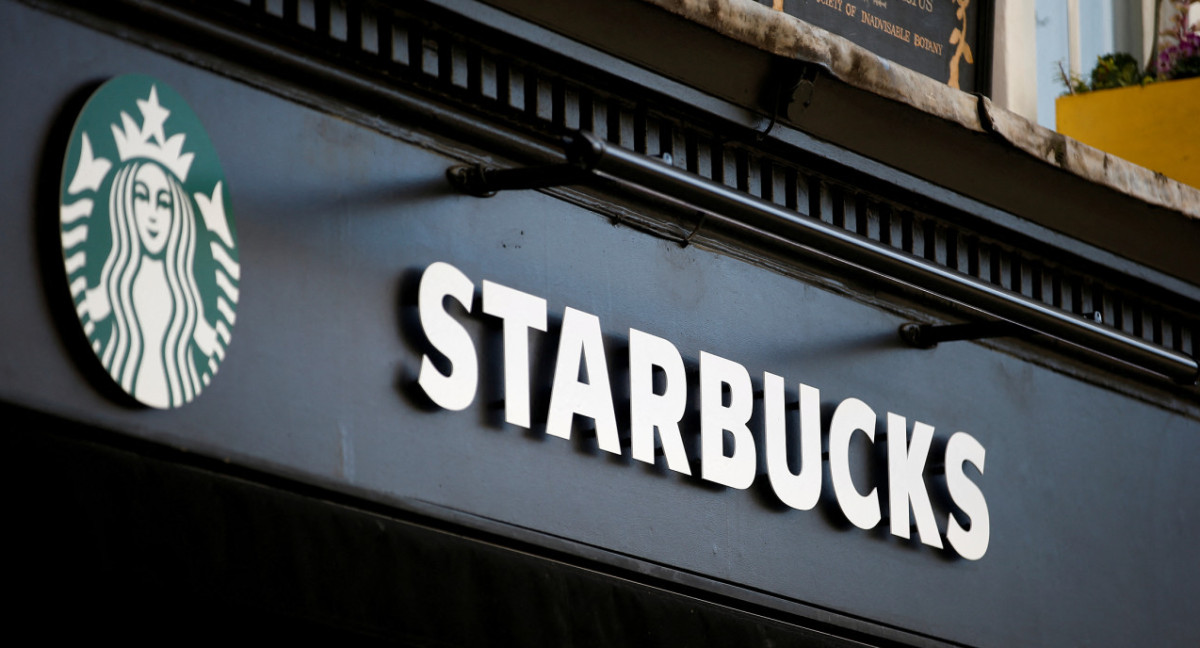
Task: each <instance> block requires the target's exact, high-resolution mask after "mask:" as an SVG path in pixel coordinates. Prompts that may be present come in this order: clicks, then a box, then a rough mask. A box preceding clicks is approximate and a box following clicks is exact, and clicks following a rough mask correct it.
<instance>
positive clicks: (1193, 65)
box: [1171, 55, 1200, 79]
mask: <svg viewBox="0 0 1200 648" xmlns="http://www.w3.org/2000/svg"><path fill="white" fill-rule="evenodd" d="M1192 77H1200V55H1196V56H1189V57H1187V58H1181V59H1178V60H1176V61H1175V67H1173V68H1171V78H1172V79H1190V78H1192Z"/></svg>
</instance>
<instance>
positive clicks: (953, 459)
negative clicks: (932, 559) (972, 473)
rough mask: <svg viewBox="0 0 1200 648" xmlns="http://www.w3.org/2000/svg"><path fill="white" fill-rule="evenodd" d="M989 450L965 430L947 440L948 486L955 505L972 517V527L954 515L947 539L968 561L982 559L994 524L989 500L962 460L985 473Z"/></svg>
mask: <svg viewBox="0 0 1200 648" xmlns="http://www.w3.org/2000/svg"><path fill="white" fill-rule="evenodd" d="M985 455H986V451H985V450H984V449H983V446H982V445H980V443H979V442H978V441H976V440H975V437H973V436H971V435H970V434H967V433H966V432H955V433H954V435H953V436H951V437H950V441H949V442H947V443H946V488H947V489H948V490H949V491H950V499H952V500H954V504H955V505H957V506H958V507H959V508H960V509H962V510H963V513H966V514H967V515H969V516H970V517H971V530H970V531H967V530H965V529H963V528H962V527H961V526H959V525H958V522H956V521H955V520H954V515H953V514H951V515H950V523H949V525H947V528H946V539H947V540H949V541H950V545H951V546H952V547H954V549H955V550H957V551H958V553H959V555H961V556H962V557H963V558H966V559H967V560H979V559H980V558H982V557H983V554H984V553H986V552H987V548H988V537H989V536H990V535H991V523H990V522H989V521H988V508H987V501H986V500H984V499H983V492H982V491H980V490H979V487H978V486H976V485H975V482H972V481H971V480H970V479H967V476H966V475H965V474H963V463H964V462H968V461H969V462H971V463H973V464H975V467H976V468H978V469H979V474H980V475H982V474H983V460H984V456H985Z"/></svg>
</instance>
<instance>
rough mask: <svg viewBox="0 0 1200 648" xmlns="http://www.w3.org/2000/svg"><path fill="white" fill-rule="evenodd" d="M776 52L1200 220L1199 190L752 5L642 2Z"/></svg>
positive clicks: (721, 0) (748, 1) (743, 0)
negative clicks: (816, 66)
mask: <svg viewBox="0 0 1200 648" xmlns="http://www.w3.org/2000/svg"><path fill="white" fill-rule="evenodd" d="M641 1H642V2H646V3H648V4H651V5H655V6H657V7H659V8H661V9H664V10H666V11H669V12H671V13H673V14H675V15H677V16H680V17H682V18H684V19H686V20H689V21H692V22H694V23H697V24H700V25H702V26H704V27H707V28H708V29H711V30H713V31H715V32H717V33H719V34H721V35H723V36H726V37H728V38H731V39H733V40H736V41H739V42H741V43H744V44H747V45H750V46H752V47H755V48H757V49H759V50H762V51H765V52H768V53H770V54H773V55H776V56H780V57H784V58H789V59H794V60H799V61H804V62H806V63H812V64H816V65H819V66H821V67H823V68H825V69H826V70H828V72H829V74H830V75H832V76H833V77H834V78H836V79H838V80H839V81H841V82H843V83H846V84H847V85H849V86H852V87H854V88H857V89H859V90H864V91H867V92H871V93H874V94H876V95H879V96H881V97H884V98H887V99H890V100H893V101H896V102H899V103H901V104H904V105H907V106H910V107H912V108H914V109H916V110H919V111H921V112H924V113H926V114H928V115H931V116H933V117H937V118H940V119H943V120H945V121H949V122H952V123H955V124H958V125H959V126H960V127H962V128H965V129H968V130H971V131H975V132H979V133H991V134H993V135H995V136H997V137H999V138H1001V139H1003V140H1004V141H1005V142H1006V143H1007V144H1008V145H1009V146H1011V147H1013V148H1015V149H1017V150H1019V151H1021V152H1023V153H1026V154H1028V155H1030V156H1032V157H1034V158H1036V159H1038V160H1040V161H1042V162H1044V163H1046V164H1049V165H1052V166H1054V167H1057V168H1059V169H1061V170H1063V171H1066V172H1068V173H1071V174H1073V175H1075V176H1077V177H1079V178H1082V179H1084V180H1086V181H1089V182H1092V183H1095V184H1097V185H1100V186H1103V187H1106V188H1109V189H1111V190H1114V191H1118V192H1120V193H1122V194H1125V195H1127V196H1130V197H1132V198H1135V199H1137V200H1141V201H1143V202H1145V203H1148V204H1151V205H1155V206H1158V207H1162V208H1165V209H1168V210H1171V211H1175V212H1178V213H1180V214H1183V215H1185V216H1187V217H1189V218H1192V219H1200V189H1197V188H1195V187H1191V186H1189V185H1185V184H1183V183H1181V182H1178V181H1176V180H1172V179H1171V178H1168V177H1166V176H1164V175H1162V174H1161V173H1156V172H1154V171H1151V170H1149V169H1147V168H1145V167H1142V166H1139V165H1137V164H1134V163H1132V162H1129V161H1127V160H1124V159H1122V158H1119V157H1116V156H1114V155H1111V154H1108V153H1105V152H1104V151H1101V150H1099V149H1096V148H1093V147H1091V146H1088V145H1086V144H1084V143H1082V142H1079V141H1076V140H1073V139H1071V138H1069V137H1066V136H1064V135H1062V134H1060V133H1057V132H1055V131H1052V130H1050V129H1047V128H1044V127H1042V126H1039V125H1037V124H1035V123H1032V122H1030V121H1029V120H1028V119H1026V118H1024V117H1022V116H1020V115H1017V114H1015V113H1013V112H1010V111H1008V110H1005V109H1004V108H1001V107H999V106H996V105H995V104H993V103H992V102H991V100H990V99H987V98H986V97H982V96H978V97H977V96H976V95H972V94H968V93H966V92H962V91H960V90H955V89H953V88H950V87H949V86H947V85H945V84H943V83H941V82H938V81H935V80H933V79H931V78H929V77H926V76H924V75H922V74H918V73H917V72H913V71H912V70H909V69H908V68H905V67H902V66H900V65H897V64H895V63H892V62H891V61H888V60H887V59H884V58H882V57H880V56H878V55H876V54H874V53H872V52H869V51H867V50H866V49H864V48H862V47H860V46H858V45H856V44H854V43H852V42H850V41H849V40H846V39H845V38H842V37H840V36H837V35H835V34H832V33H830V32H828V31H826V30H824V29H821V28H819V27H816V26H813V25H810V24H808V23H805V22H803V21H801V20H799V19H797V18H794V17H792V16H789V15H787V14H785V13H782V12H779V11H774V10H772V9H770V8H768V7H766V6H764V5H761V4H758V3H757V2H754V1H753V0H641Z"/></svg>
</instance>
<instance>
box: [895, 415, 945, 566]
mask: <svg viewBox="0 0 1200 648" xmlns="http://www.w3.org/2000/svg"><path fill="white" fill-rule="evenodd" d="M887 422H888V423H887V425H888V428H887V453H888V511H889V515H890V516H891V518H892V535H895V536H900V537H901V538H907V537H909V525H908V507H909V505H910V503H911V505H912V512H913V517H915V518H916V520H917V533H919V534H920V536H921V542H923V543H925V544H927V545H929V546H931V547H937V548H938V549H941V548H942V539H941V537H939V536H938V529H937V521H936V520H934V518H933V507H932V506H931V505H930V504H929V491H927V490H926V489H925V478H924V477H923V475H922V474H923V473H924V472H925V459H926V458H927V457H928V456H929V445H930V444H931V443H932V442H933V426H930V425H926V424H924V423H922V422H920V421H914V422H913V434H912V442H911V443H910V442H909V441H908V422H907V421H906V420H905V419H904V417H903V416H899V415H897V414H892V413H891V412H888V415H887Z"/></svg>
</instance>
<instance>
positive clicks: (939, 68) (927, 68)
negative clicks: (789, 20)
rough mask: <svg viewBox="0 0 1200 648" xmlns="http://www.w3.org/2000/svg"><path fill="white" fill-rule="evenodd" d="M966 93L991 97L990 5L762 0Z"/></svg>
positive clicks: (973, 1)
mask: <svg viewBox="0 0 1200 648" xmlns="http://www.w3.org/2000/svg"><path fill="white" fill-rule="evenodd" d="M759 2H761V3H762V4H765V5H767V6H769V7H772V8H774V9H776V10H778V11H783V12H784V13H787V14H790V15H792V16H795V17H797V18H799V19H801V20H803V21H805V22H807V23H810V24H813V25H816V26H818V27H820V28H822V29H825V30H828V31H830V32H833V33H835V34H837V35H838V36H841V37H843V38H847V39H850V40H851V41H854V42H855V43H857V44H858V45H861V46H862V47H865V48H867V49H868V50H870V51H872V52H874V53H876V54H878V55H880V56H882V57H884V58H886V59H890V60H892V61H895V62H896V63H899V64H900V65H903V66H904V67H907V68H909V69H911V70H915V71H917V72H920V73H921V74H924V75H926V76H929V77H932V78H934V79H937V80H938V81H942V82H944V83H946V84H947V85H949V86H950V87H952V88H958V89H961V90H964V91H967V92H985V93H986V92H988V90H989V88H988V85H989V82H988V77H989V76H990V75H989V74H988V73H989V71H990V69H991V64H990V60H989V59H990V58H991V37H990V34H991V25H992V1H991V0H759Z"/></svg>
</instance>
